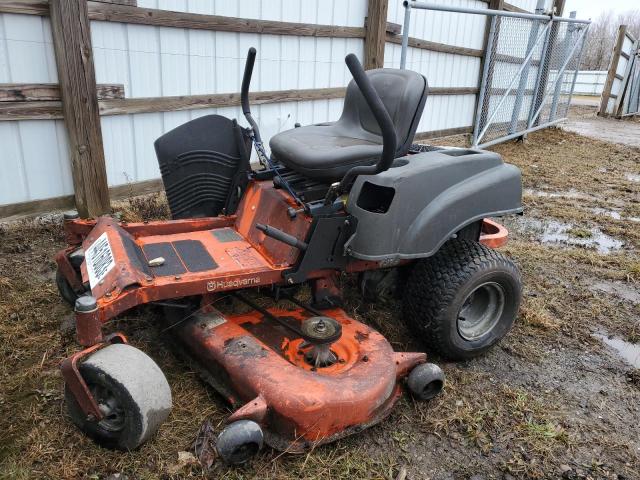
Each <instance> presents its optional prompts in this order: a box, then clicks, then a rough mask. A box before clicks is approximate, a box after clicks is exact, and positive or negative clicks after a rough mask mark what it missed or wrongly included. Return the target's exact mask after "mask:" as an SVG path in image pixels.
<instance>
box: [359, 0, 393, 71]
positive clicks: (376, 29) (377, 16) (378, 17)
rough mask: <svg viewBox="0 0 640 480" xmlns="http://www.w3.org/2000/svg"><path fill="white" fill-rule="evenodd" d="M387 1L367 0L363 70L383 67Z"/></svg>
mask: <svg viewBox="0 0 640 480" xmlns="http://www.w3.org/2000/svg"><path fill="white" fill-rule="evenodd" d="M388 10H389V0H368V10H367V19H368V22H367V26H366V29H365V36H364V69H365V70H371V69H372V68H382V67H383V66H384V43H385V36H386V34H387V32H386V28H387V11H388Z"/></svg>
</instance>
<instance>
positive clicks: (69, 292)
mask: <svg viewBox="0 0 640 480" xmlns="http://www.w3.org/2000/svg"><path fill="white" fill-rule="evenodd" d="M56 286H57V287H58V292H60V296H61V297H62V298H63V299H64V301H65V302H67V303H68V304H69V305H71V306H72V307H73V306H74V305H75V304H76V300H77V299H78V294H77V293H76V292H75V290H74V289H73V288H72V287H71V285H70V284H69V282H68V281H67V279H66V278H65V276H64V275H63V274H62V272H61V271H60V270H56Z"/></svg>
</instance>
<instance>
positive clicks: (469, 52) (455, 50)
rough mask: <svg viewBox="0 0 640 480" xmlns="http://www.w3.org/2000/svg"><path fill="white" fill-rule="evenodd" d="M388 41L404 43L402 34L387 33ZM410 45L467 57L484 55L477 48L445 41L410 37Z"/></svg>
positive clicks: (398, 43)
mask: <svg viewBox="0 0 640 480" xmlns="http://www.w3.org/2000/svg"><path fill="white" fill-rule="evenodd" d="M386 37H387V38H386V40H387V42H390V43H395V44H397V45H401V44H402V36H400V35H392V34H389V33H387V36H386ZM409 46H410V47H413V48H421V49H423V50H430V51H432V52H440V53H451V54H453V55H465V56H467V57H478V58H480V57H482V55H483V52H482V50H477V49H475V48H465V47H456V46H454V45H446V44H444V43H436V42H430V41H428V40H422V39H420V38H414V37H409Z"/></svg>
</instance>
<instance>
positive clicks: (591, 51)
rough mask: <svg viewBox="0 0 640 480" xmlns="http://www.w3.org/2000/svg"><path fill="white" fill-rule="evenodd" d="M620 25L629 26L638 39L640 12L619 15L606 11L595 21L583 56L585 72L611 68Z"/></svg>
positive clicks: (634, 11)
mask: <svg viewBox="0 0 640 480" xmlns="http://www.w3.org/2000/svg"><path fill="white" fill-rule="evenodd" d="M620 25H627V27H628V29H629V31H630V32H631V33H633V34H634V35H635V36H636V37H637V36H638V35H640V10H629V11H628V12H623V13H619V14H618V15H614V14H613V12H611V11H605V12H602V13H601V14H600V16H599V17H598V18H596V19H595V20H593V23H592V24H591V28H590V29H589V34H588V37H587V43H586V44H585V47H584V54H583V56H582V67H581V68H582V69H583V70H606V69H607V68H608V67H609V60H610V59H611V52H612V51H613V44H614V42H615V39H616V33H617V31H618V27H619V26H620Z"/></svg>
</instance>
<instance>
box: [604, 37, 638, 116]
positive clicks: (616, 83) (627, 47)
mask: <svg viewBox="0 0 640 480" xmlns="http://www.w3.org/2000/svg"><path fill="white" fill-rule="evenodd" d="M632 50H633V42H632V41H631V40H630V39H629V37H625V38H624V42H623V43H622V52H624V53H626V54H627V55H630V53H631V51H632ZM630 58H633V57H630ZM628 63H629V60H627V59H626V58H624V57H623V56H622V55H620V58H619V60H618V66H617V67H616V74H617V75H620V76H621V77H624V74H625V72H626V70H627V64H628ZM621 88H622V81H621V80H620V79H618V78H614V80H613V85H612V86H611V95H614V96H617V95H619V94H620V93H621V92H620V90H621ZM615 106H616V99H615V98H610V99H609V102H608V103H607V113H609V114H611V115H612V114H613V113H614V110H615Z"/></svg>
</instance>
